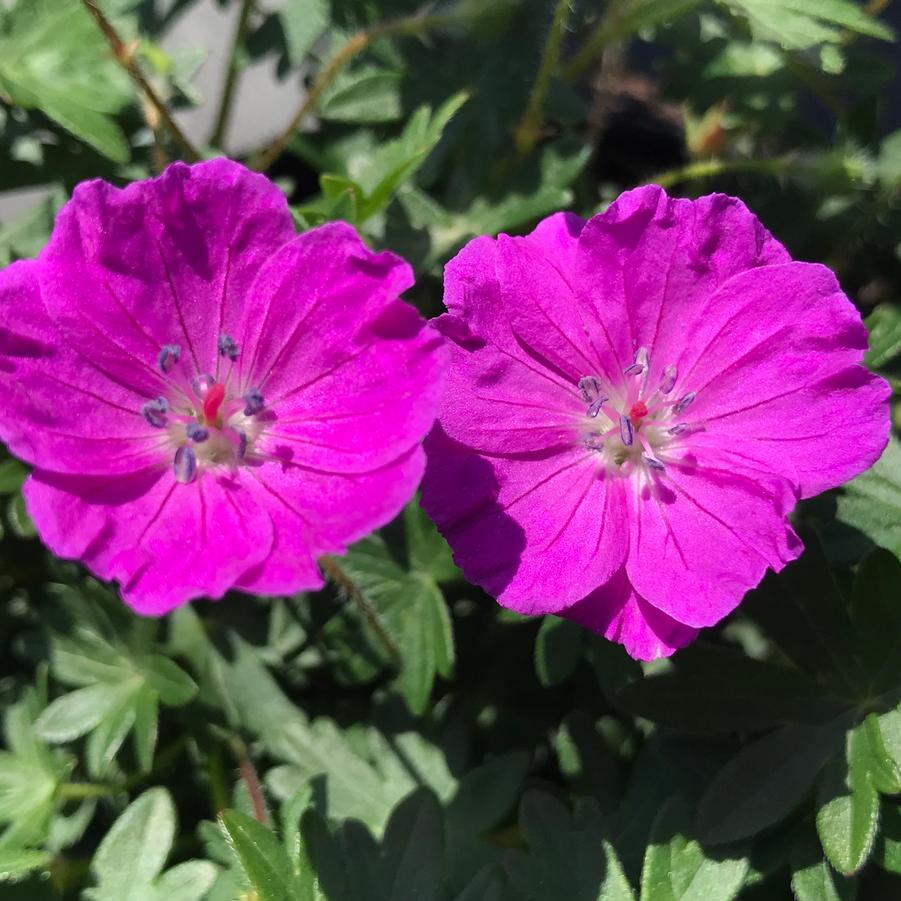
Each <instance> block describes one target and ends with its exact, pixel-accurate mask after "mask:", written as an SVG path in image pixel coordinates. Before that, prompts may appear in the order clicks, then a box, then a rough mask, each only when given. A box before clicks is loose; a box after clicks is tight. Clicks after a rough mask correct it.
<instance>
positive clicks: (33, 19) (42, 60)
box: [0, 0, 133, 163]
mask: <svg viewBox="0 0 901 901" xmlns="http://www.w3.org/2000/svg"><path fill="white" fill-rule="evenodd" d="M0 89H2V90H4V91H5V92H6V93H7V94H8V95H9V96H10V97H11V98H12V101H13V103H15V104H17V105H19V106H22V107H26V108H29V107H36V108H38V109H40V110H41V111H42V112H44V113H46V115H48V116H49V117H50V118H51V119H54V120H55V121H56V122H57V123H59V124H60V125H62V126H63V128H65V129H66V130H68V131H71V132H72V134H74V135H75V136H76V137H78V138H81V140H83V141H85V142H86V143H88V144H90V145H91V146H92V147H94V148H95V149H96V150H98V151H99V152H100V153H102V154H104V155H105V156H107V157H109V159H111V160H113V161H115V162H119V163H124V162H127V161H128V158H129V146H128V142H127V141H126V139H125V136H124V134H123V133H122V130H121V129H120V128H119V126H118V125H117V124H116V123H115V121H114V120H113V119H112V118H110V114H111V113H115V112H118V111H119V110H120V109H122V107H123V106H125V104H127V103H128V102H130V101H131V100H132V99H133V92H132V89H131V85H130V83H129V80H128V77H127V76H126V75H125V74H124V73H123V72H122V71H121V70H120V69H119V68H118V66H116V64H115V63H114V62H113V61H112V60H111V59H110V54H109V47H108V46H107V44H106V42H105V40H104V38H103V35H102V34H101V33H100V31H99V30H98V29H97V27H96V25H95V24H94V22H93V21H92V20H91V18H90V16H89V15H88V14H87V12H86V10H85V9H84V7H83V6H82V5H81V4H80V3H70V2H68V0H18V2H17V3H16V4H15V5H14V6H13V8H12V9H11V10H9V11H8V12H6V13H5V14H2V15H0Z"/></svg>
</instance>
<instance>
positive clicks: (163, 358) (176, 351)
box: [156, 344, 181, 372]
mask: <svg viewBox="0 0 901 901" xmlns="http://www.w3.org/2000/svg"><path fill="white" fill-rule="evenodd" d="M180 359H181V347H180V346H179V345H178V344H164V345H163V347H162V349H161V350H160V355H159V356H158V357H157V358H156V361H157V363H158V364H159V367H160V369H162V370H163V372H171V371H172V367H173V366H175V364H176V363H177V362H178V361H179V360H180Z"/></svg>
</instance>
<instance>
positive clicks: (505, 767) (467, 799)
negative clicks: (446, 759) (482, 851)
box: [447, 751, 531, 839]
mask: <svg viewBox="0 0 901 901" xmlns="http://www.w3.org/2000/svg"><path fill="white" fill-rule="evenodd" d="M530 762H531V761H530V759H529V755H528V754H526V753H525V752H524V751H508V752H507V753H506V754H501V755H499V756H497V757H495V758H494V759H492V760H489V761H487V762H486V763H483V764H481V765H480V766H477V767H475V768H473V769H471V770H469V771H468V772H467V773H466V774H465V775H464V776H463V778H462V779H461V780H460V784H459V785H458V786H457V790H456V792H455V793H454V795H453V798H452V799H451V800H450V802H449V803H448V805H447V828H448V833H449V835H450V836H451V837H452V838H453V839H462V838H465V837H469V838H476V837H478V836H480V835H482V834H483V833H484V832H486V831H487V830H489V829H491V828H493V827H494V826H497V825H498V823H499V822H500V821H501V820H502V819H503V817H504V816H506V814H507V813H508V812H509V811H510V809H511V808H512V807H513V805H514V804H515V803H516V799H517V798H518V797H519V793H520V789H521V788H522V783H523V780H524V779H525V777H526V774H527V773H528V771H529V764H530Z"/></svg>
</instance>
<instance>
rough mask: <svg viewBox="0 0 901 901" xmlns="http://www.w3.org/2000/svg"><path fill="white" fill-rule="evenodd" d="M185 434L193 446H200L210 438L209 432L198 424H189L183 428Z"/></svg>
mask: <svg viewBox="0 0 901 901" xmlns="http://www.w3.org/2000/svg"><path fill="white" fill-rule="evenodd" d="M185 433H186V434H187V436H188V438H190V439H191V441H193V442H194V443H195V444H201V443H202V442H204V441H206V440H207V438H209V437H210V433H209V430H208V429H205V428H204V427H203V426H202V425H200V423H198V422H189V423H188V424H187V425H186V426H185Z"/></svg>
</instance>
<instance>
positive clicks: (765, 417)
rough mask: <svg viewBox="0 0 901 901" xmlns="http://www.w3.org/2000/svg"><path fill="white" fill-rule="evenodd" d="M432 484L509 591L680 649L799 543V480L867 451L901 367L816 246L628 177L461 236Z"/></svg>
mask: <svg viewBox="0 0 901 901" xmlns="http://www.w3.org/2000/svg"><path fill="white" fill-rule="evenodd" d="M445 299H446V303H447V307H448V309H449V310H450V313H449V314H448V315H446V316H443V317H441V318H440V319H439V320H438V323H439V327H440V328H441V330H442V331H443V333H444V334H445V335H446V336H447V337H449V338H450V339H451V340H452V341H453V348H452V366H451V369H450V377H449V382H450V384H449V386H448V387H447V388H446V391H445V396H444V400H443V404H442V410H441V413H440V414H439V423H438V425H437V426H436V428H435V430H434V431H433V432H432V434H431V435H430V437H429V438H428V439H427V442H426V453H427V456H428V465H427V470H426V477H425V482H424V486H423V490H424V500H423V503H424V506H425V509H426V510H427V511H428V513H429V514H430V515H431V516H432V517H433V518H434V519H435V521H436V522H437V523H438V526H439V528H440V529H441V531H442V532H443V533H444V535H445V536H446V537H447V539H448V541H449V542H450V544H451V546H452V547H453V549H454V552H455V559H456V561H457V563H458V564H459V565H460V566H461V567H462V569H463V571H464V573H465V574H466V576H467V577H468V578H469V579H470V580H471V581H474V582H476V583H478V584H480V585H482V586H484V587H485V589H486V590H487V591H488V592H490V593H491V594H492V595H494V596H495V597H496V598H497V599H498V600H499V601H500V603H501V604H503V605H504V606H506V607H510V608H512V609H514V610H518V611H520V612H522V613H526V614H542V613H556V614H558V615H560V616H564V617H567V618H569V619H572V620H575V621H576V622H578V623H581V624H582V625H584V626H586V627H588V628H589V629H592V630H594V631H596V632H599V633H602V634H604V635H606V636H607V637H608V638H611V639H613V640H615V641H619V642H621V643H622V644H624V645H625V646H626V649H627V650H628V651H629V653H630V654H631V655H632V656H634V657H637V658H641V659H651V658H654V657H659V656H665V655H668V654H671V653H672V652H673V650H674V649H676V648H678V647H681V646H683V645H685V644H687V643H688V642H690V641H691V640H692V639H693V638H694V637H695V635H696V634H697V632H698V630H699V629H700V628H702V627H704V626H710V625H713V624H714V623H716V622H717V621H719V620H720V619H722V618H723V617H724V616H725V615H726V614H727V613H729V612H730V611H731V610H732V609H733V608H734V607H735V606H736V605H737V604H738V603H739V602H740V601H741V599H742V596H743V595H744V593H745V592H746V591H747V590H748V589H750V588H752V587H753V586H754V585H756V584H757V583H758V582H759V581H760V579H761V578H762V576H763V574H764V572H765V571H766V569H767V568H768V567H769V568H771V569H773V570H779V569H781V568H782V567H783V566H784V565H785V564H786V563H788V562H789V561H790V560H792V559H794V558H795V557H797V556H798V554H799V553H800V551H801V545H800V542H799V540H798V538H797V536H796V535H795V533H794V532H793V531H792V529H791V527H790V525H789V523H788V520H787V515H788V513H789V512H790V511H791V509H792V507H793V506H794V504H795V502H796V500H797V499H798V498H799V497H809V496H810V495H813V494H817V493H818V492H821V491H823V490H824V489H826V488H830V487H832V486H835V485H838V484H840V483H842V482H844V481H846V480H847V479H850V478H851V477H852V476H854V475H856V474H857V473H859V472H860V471H861V470H863V469H865V468H866V467H868V466H869V465H870V464H871V463H873V462H874V461H875V460H876V459H877V457H878V456H879V454H880V452H881V451H882V449H883V447H884V446H885V443H886V440H887V436H888V428H889V421H888V409H887V399H888V394H889V391H888V386H887V385H886V383H885V382H884V381H883V380H881V379H879V378H876V377H875V376H873V375H871V374H869V373H868V372H867V371H866V370H865V369H864V368H863V367H862V366H861V365H860V362H861V359H862V356H863V351H864V349H865V348H866V343H867V334H866V331H865V329H864V327H863V325H862V323H861V321H860V316H859V315H858V314H857V312H856V310H855V309H854V307H853V306H852V305H851V303H850V302H849V301H848V299H847V298H846V297H845V296H844V294H842V292H841V290H840V288H839V286H838V284H837V283H836V280H835V278H834V276H833V275H832V273H831V272H830V271H829V270H828V269H826V268H825V267H823V266H818V265H813V264H809V263H795V262H792V260H791V259H790V257H789V255H788V253H787V252H786V250H785V248H784V247H782V246H781V245H780V244H779V243H778V242H777V241H776V240H775V239H774V238H773V237H772V236H771V235H769V234H768V233H767V232H766V231H765V230H764V228H763V227H762V226H761V224H760V223H759V222H758V221H757V219H756V218H755V217H754V216H753V215H752V214H751V213H750V212H749V211H748V210H747V208H746V207H745V206H744V205H743V204H742V203H741V202H740V201H738V200H735V199H733V198H729V197H724V196H722V195H711V196H709V197H703V198H701V199H699V200H696V201H689V200H674V199H671V198H669V197H667V195H666V194H665V193H664V192H663V191H662V190H661V189H660V188H656V187H648V188H639V189H637V190H634V191H630V192H628V193H626V194H623V195H622V197H620V198H619V200H617V201H616V203H614V204H613V206H611V207H610V209H609V210H608V211H607V212H606V213H604V214H602V215H600V216H595V217H594V218H593V219H591V220H589V221H588V222H584V221H583V220H581V219H579V218H578V217H576V216H573V215H569V214H566V213H558V214H557V215H554V216H551V217H550V218H548V219H546V220H544V222H542V223H541V224H540V225H539V226H538V228H537V229H536V230H535V231H534V232H532V234H531V235H529V236H528V237H525V238H511V237H508V236H506V235H501V236H500V237H499V238H498V239H497V240H496V241H495V240H492V239H490V238H487V237H482V238H477V239H476V240H474V241H472V242H470V243H469V244H468V245H467V246H466V247H465V248H464V249H463V250H462V251H461V252H460V254H459V255H458V256H457V257H456V258H455V259H454V260H452V261H451V263H450V264H449V265H448V267H447V270H446V274H445Z"/></svg>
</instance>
